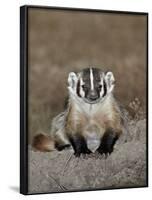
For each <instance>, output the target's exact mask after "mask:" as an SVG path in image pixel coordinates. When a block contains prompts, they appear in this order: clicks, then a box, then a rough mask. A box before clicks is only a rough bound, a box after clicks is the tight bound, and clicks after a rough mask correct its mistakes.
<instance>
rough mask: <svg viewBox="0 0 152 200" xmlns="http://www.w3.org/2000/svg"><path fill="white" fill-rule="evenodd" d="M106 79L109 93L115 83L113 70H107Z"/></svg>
mask: <svg viewBox="0 0 152 200" xmlns="http://www.w3.org/2000/svg"><path fill="white" fill-rule="evenodd" d="M105 81H106V85H107V91H108V93H110V92H112V90H113V88H114V85H115V78H114V75H113V73H112V72H107V73H106V74H105Z"/></svg>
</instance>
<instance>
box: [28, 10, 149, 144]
mask: <svg viewBox="0 0 152 200" xmlns="http://www.w3.org/2000/svg"><path fill="white" fill-rule="evenodd" d="M28 20H29V21H28V23H29V25H28V38H29V41H28V58H29V60H28V66H29V141H31V139H32V137H33V135H35V134H37V133H39V132H40V131H42V132H46V133H49V130H50V124H51V119H52V118H53V117H54V116H55V115H56V114H58V113H59V112H61V111H63V109H64V99H65V97H67V94H68V93H67V77H68V73H69V72H70V71H80V70H81V69H82V68H85V67H88V66H96V67H99V68H101V69H103V70H105V71H107V70H111V71H112V72H113V73H114V75H115V79H116V87H115V97H116V98H117V99H118V100H119V101H120V102H121V104H122V105H124V106H125V107H126V108H128V105H129V103H130V102H131V101H133V100H134V99H135V98H138V99H139V100H140V102H141V106H142V108H143V110H144V109H145V106H146V67H147V66H146V56H147V55H146V50H147V43H146V42H147V38H146V35H147V32H146V30H147V18H146V16H145V15H132V14H120V13H115V14H113V13H102V12H101V13H99V12H82V11H71V10H68V11H64V10H62V11H61V10H60V11H59V10H50V9H39V8H30V9H29V13H28Z"/></svg>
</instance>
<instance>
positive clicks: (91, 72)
mask: <svg viewBox="0 0 152 200" xmlns="http://www.w3.org/2000/svg"><path fill="white" fill-rule="evenodd" d="M90 83H91V90H94V83H93V71H92V68H90Z"/></svg>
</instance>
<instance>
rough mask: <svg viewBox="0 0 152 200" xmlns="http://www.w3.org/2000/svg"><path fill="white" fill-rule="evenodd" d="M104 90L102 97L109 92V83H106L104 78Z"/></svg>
mask: <svg viewBox="0 0 152 200" xmlns="http://www.w3.org/2000/svg"><path fill="white" fill-rule="evenodd" d="M103 91H104V93H103V95H102V97H104V96H106V94H107V85H106V82H105V80H103Z"/></svg>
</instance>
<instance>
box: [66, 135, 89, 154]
mask: <svg viewBox="0 0 152 200" xmlns="http://www.w3.org/2000/svg"><path fill="white" fill-rule="evenodd" d="M69 141H70V142H71V145H72V147H73V149H74V155H75V156H76V157H79V156H80V155H81V154H90V153H91V151H90V150H89V149H88V147H87V143H86V141H85V139H84V137H83V136H80V135H78V134H77V135H74V136H70V137H69Z"/></svg>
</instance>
